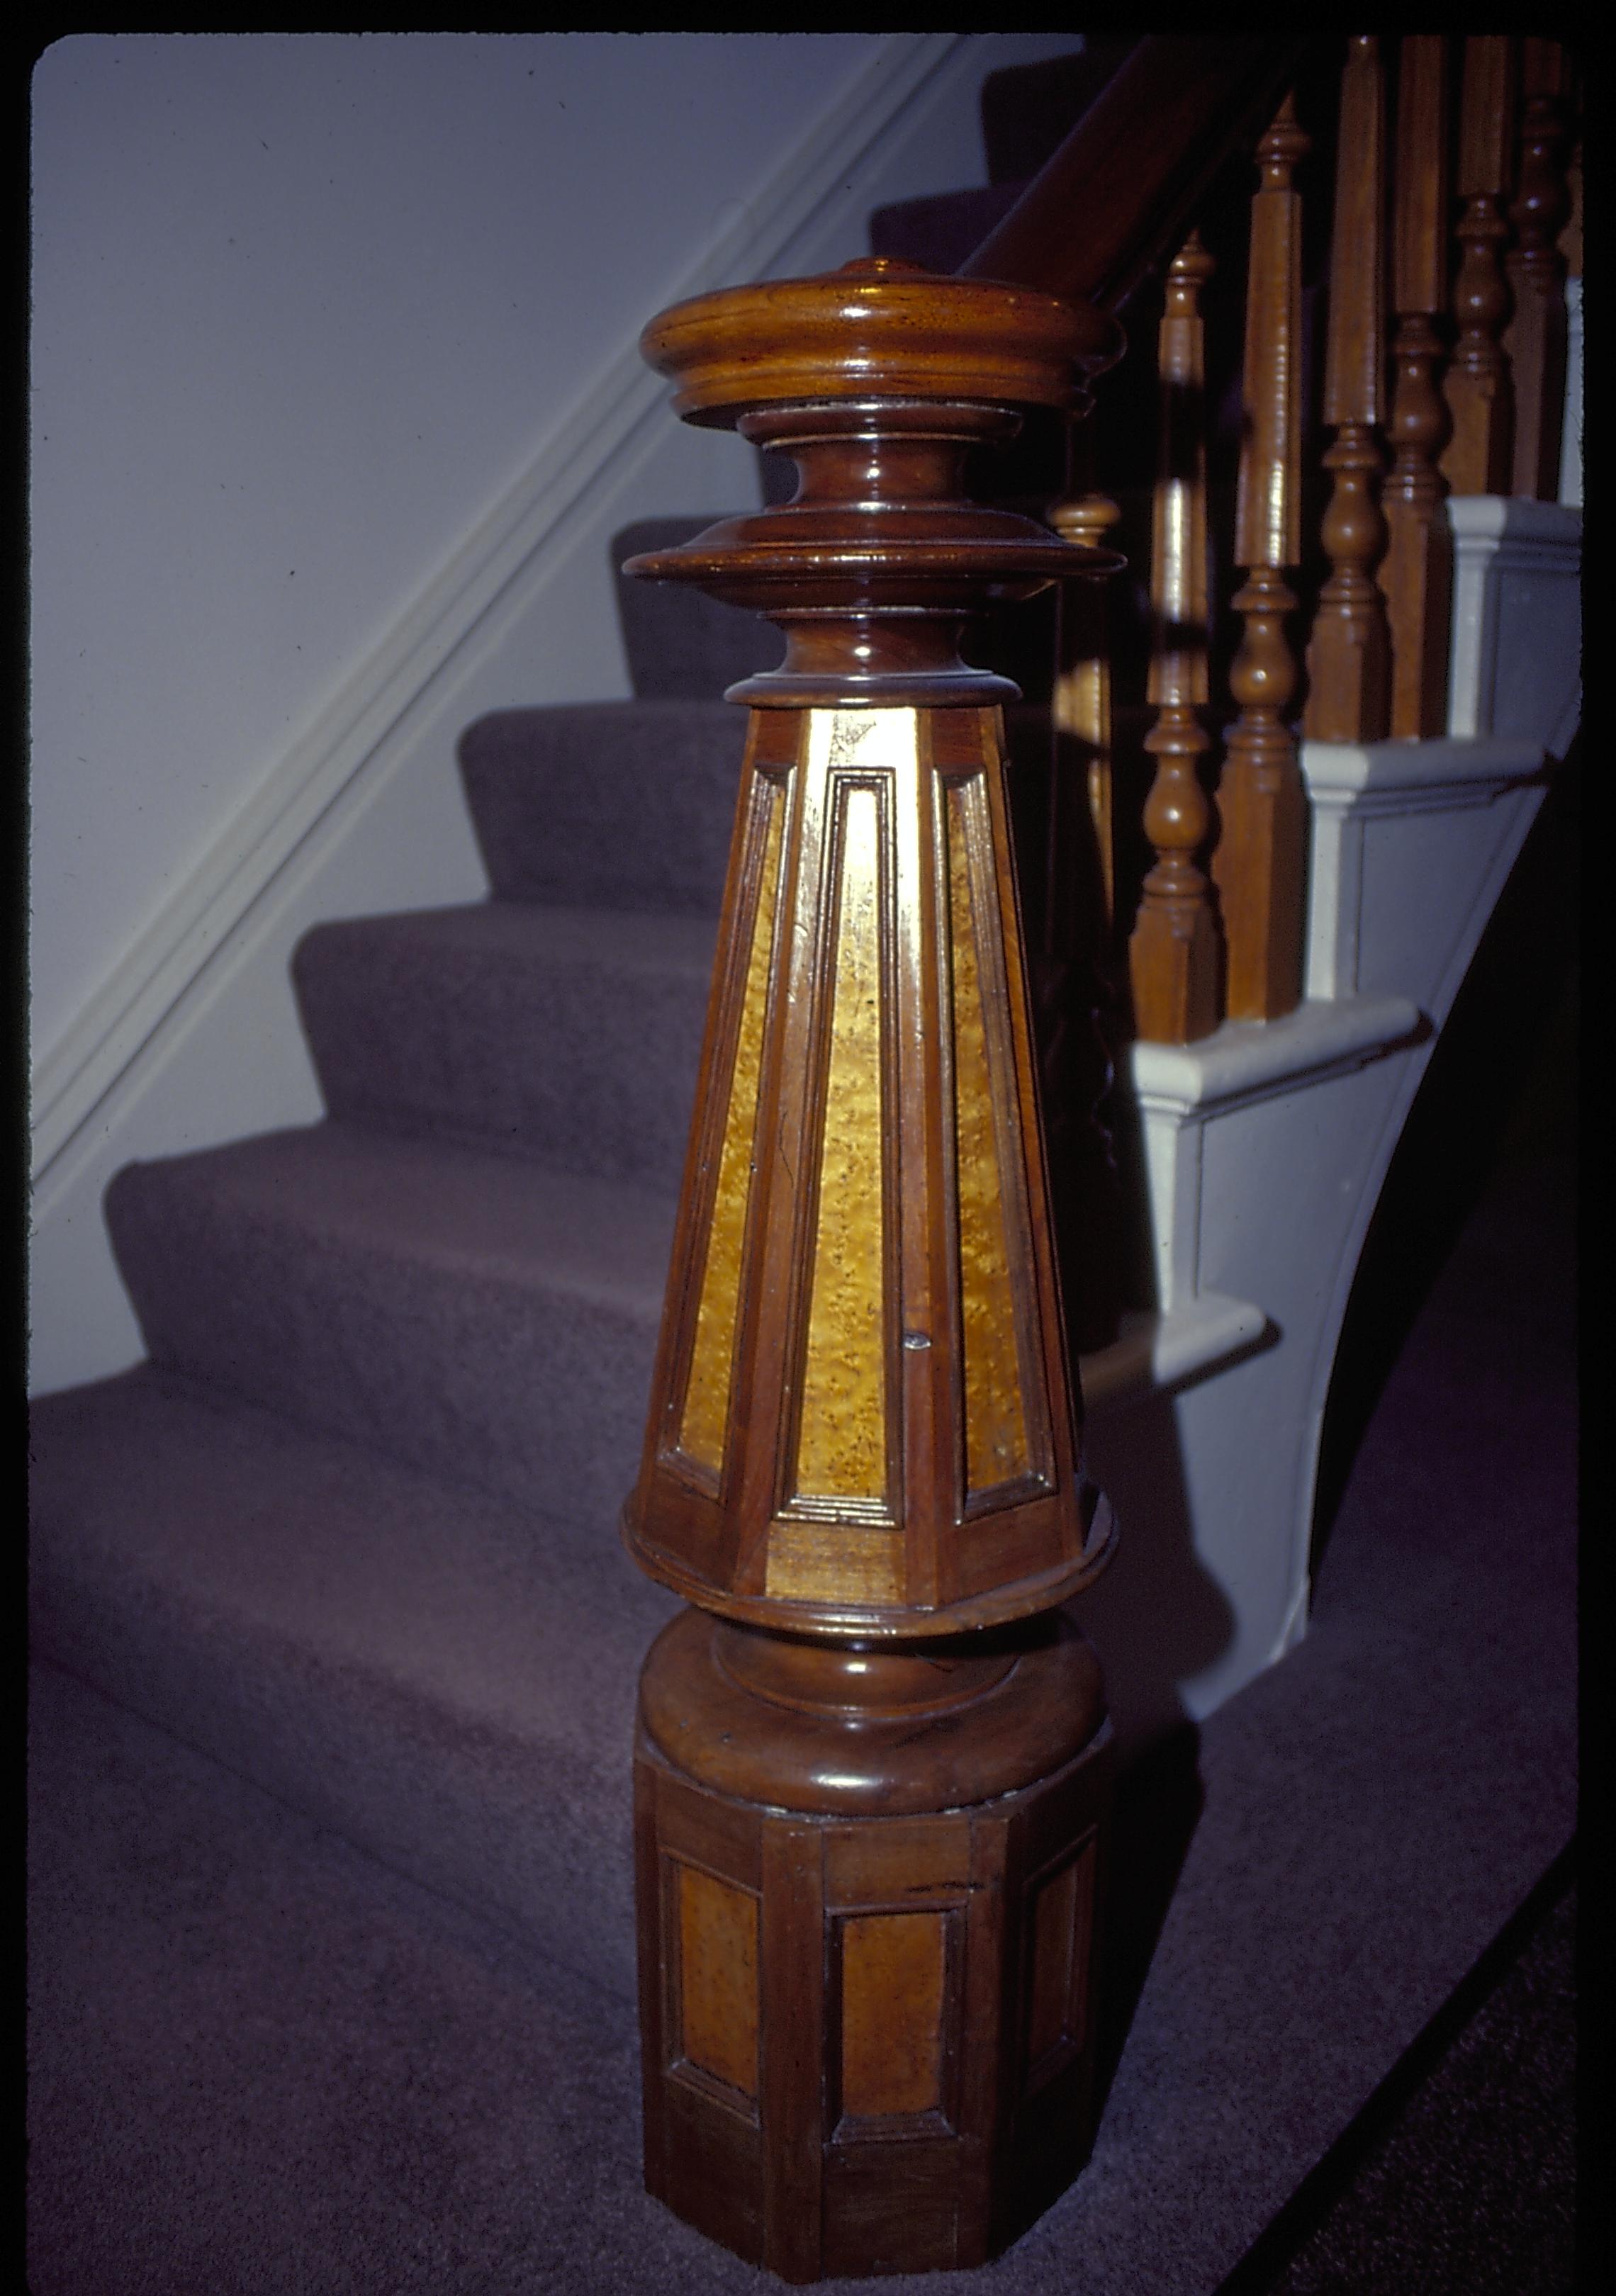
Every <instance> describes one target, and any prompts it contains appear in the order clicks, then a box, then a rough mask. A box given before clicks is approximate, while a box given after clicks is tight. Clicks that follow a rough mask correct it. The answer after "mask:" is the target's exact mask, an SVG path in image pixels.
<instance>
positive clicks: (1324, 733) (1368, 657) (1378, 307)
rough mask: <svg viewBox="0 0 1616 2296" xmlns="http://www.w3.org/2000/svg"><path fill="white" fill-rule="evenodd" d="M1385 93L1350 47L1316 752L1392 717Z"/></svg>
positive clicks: (1367, 60) (1371, 50)
mask: <svg viewBox="0 0 1616 2296" xmlns="http://www.w3.org/2000/svg"><path fill="white" fill-rule="evenodd" d="M1385 108H1386V107H1385V90H1384V87H1383V86H1382V70H1381V56H1380V43H1379V41H1378V40H1376V39H1373V38H1366V37H1365V38H1354V39H1350V40H1349V41H1348V43H1347V61H1346V66H1345V69H1344V70H1343V72H1342V75H1341V127H1340V134H1339V136H1338V139H1337V160H1336V171H1335V214H1334V218H1333V227H1332V233H1331V242H1330V321H1329V340H1328V348H1327V350H1326V353H1325V404H1324V417H1325V423H1326V424H1327V425H1329V426H1330V427H1331V428H1332V429H1333V430H1334V433H1335V436H1334V439H1333V442H1332V444H1331V446H1330V447H1329V448H1328V450H1327V452H1326V453H1325V470H1326V471H1329V472H1330V473H1331V476H1332V479H1333V492H1332V494H1331V497H1330V503H1329V506H1328V508H1327V509H1326V510H1325V516H1324V521H1323V524H1322V527H1321V529H1320V539H1321V540H1322V542H1323V544H1324V546H1325V553H1326V554H1327V556H1328V557H1329V560H1330V572H1329V575H1328V577H1327V578H1326V579H1325V585H1324V587H1323V588H1322V590H1321V591H1320V593H1319V599H1318V609H1317V613H1316V614H1315V616H1314V619H1313V632H1312V635H1311V637H1310V639H1309V641H1308V701H1307V709H1306V712H1305V715H1304V718H1303V724H1304V726H1305V728H1306V731H1307V732H1308V734H1309V735H1310V736H1311V738H1312V739H1313V740H1314V741H1316V742H1378V741H1380V740H1381V739H1382V738H1383V736H1384V734H1385V733H1386V730H1387V725H1388V721H1389V717H1390V701H1391V695H1390V672H1391V648H1390V636H1389V634H1388V632H1387V628H1386V610H1385V606H1384V604H1383V603H1382V598H1381V594H1380V592H1379V590H1378V589H1377V588H1376V587H1375V585H1374V568H1375V566H1376V564H1377V563H1378V562H1379V560H1380V557H1381V554H1382V552H1383V551H1384V549H1385V547H1386V522H1385V520H1384V519H1383V518H1382V515H1381V508H1380V503H1379V500H1378V488H1379V481H1380V477H1381V473H1382V470H1383V468H1384V465H1385V456H1384V455H1383V453H1382V448H1381V444H1380V440H1379V439H1378V438H1377V436H1376V430H1377V428H1378V426H1379V424H1380V422H1381V421H1382V414H1383V411H1384V410H1383V406H1382V397H1383V386H1382V308H1383V305H1384V299H1385V229H1384V221H1383V217H1384V209H1385Z"/></svg>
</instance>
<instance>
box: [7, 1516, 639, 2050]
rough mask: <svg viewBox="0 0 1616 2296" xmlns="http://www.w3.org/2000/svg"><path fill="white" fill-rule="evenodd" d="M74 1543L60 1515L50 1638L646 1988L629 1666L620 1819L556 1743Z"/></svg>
mask: <svg viewBox="0 0 1616 2296" xmlns="http://www.w3.org/2000/svg"><path fill="white" fill-rule="evenodd" d="M69 1545H70V1542H67V1541H62V1540H60V1539H57V1538H53V1537H52V1536H51V1534H50V1531H49V1528H48V1526H47V1527H46V1531H45V1537H44V1538H41V1540H40V1542H39V1551H40V1553H41V1554H42V1556H43V1557H44V1560H43V1562H42V1563H41V1564H40V1565H39V1566H38V1567H37V1569H36V1570H35V1572H34V1574H33V1583H32V1586H31V1588H30V1630H31V1639H32V1643H33V1646H34V1648H35V1650H36V1652H37V1654H38V1655H39V1656H40V1657H42V1658H45V1659H47V1660H49V1661H51V1662H52V1663H53V1664H55V1665H57V1666H59V1667H61V1668H62V1669H64V1670H65V1671H66V1672H68V1673H70V1674H73V1675H77V1676H78V1677H79V1678H80V1679H81V1680H83V1681H86V1682H88V1683H90V1684H92V1685H94V1687H95V1688H96V1689H98V1690H100V1691H103V1693H105V1694H106V1695H107V1696H109V1697H111V1698H114V1699H116V1700H117V1701H118V1702H119V1703H120V1704H122V1705H125V1706H127V1707H128V1708H129V1710H131V1712H133V1713H136V1714H139V1715H141V1716H142V1717H143V1718H144V1719H145V1720H147V1721H149V1722H154V1723H156V1724H157V1725H158V1726H159V1727H160V1728H162V1729H166V1730H168V1731H169V1732H170V1733H171V1734H173V1735H174V1736H175V1737H176V1738H178V1739H180V1740H181V1741H182V1742H183V1743H186V1744H189V1745H193V1746H195V1747H196V1748H198V1749H199V1751H202V1752H204V1753H207V1754H209V1755H210V1756H211V1757H212V1758H213V1759H215V1760H216V1761H218V1762H221V1763H222V1764H224V1766H225V1767H226V1768H228V1769H231V1770H234V1771H235V1772H236V1773H237V1774H238V1775H240V1776H242V1777H245V1778H249V1779H250V1780H251V1782H252V1783H253V1784H255V1785H258V1786H261V1787H263V1788H264V1790H265V1791H266V1792H269V1793H272V1794H274V1795H275V1796H276V1797H277V1798H278V1799H279V1800H282V1801H284V1802H287V1803H290V1804H291V1807H292V1808H296V1809H299V1810H301V1811H302V1812H303V1813H304V1814H305V1815H306V1816H309V1817H311V1818H313V1819H314V1820H315V1821H316V1824H318V1825H327V1826H330V1827H331V1828H332V1831H333V1832H335V1833H339V1834H340V1835H342V1836H343V1837H344V1839H346V1840H347V1841H351V1842H353V1843H354V1844H355V1845H356V1846H357V1848H359V1849H363V1850H365V1851H366V1852H368V1853H369V1855H371V1856H372V1857H375V1858H376V1859H378V1860H379V1861H380V1863H381V1864H382V1865H384V1866H390V1867H391V1868H392V1869H393V1870H394V1871H395V1872H398V1873H402V1874H407V1875H408V1876H409V1878H410V1879H411V1880H413V1881H416V1882H423V1883H424V1884H425V1885H426V1886H427V1887H428V1888H429V1889H431V1890H438V1891H439V1892H440V1893H441V1894H442V1895H443V1896H445V1897H447V1898H451V1899H453V1900H454V1901H455V1903H457V1904H460V1905H463V1906H466V1907H470V1908H471V1909H472V1911H474V1912H476V1913H478V1914H480V1915H482V1916H483V1917H484V1918H485V1919H488V1920H491V1921H493V1922H494V1923H496V1925H498V1926H499V1927H502V1928H505V1929H508V1930H510V1931H512V1932H513V1934H515V1935H517V1936H519V1937H521V1938H522V1939H525V1940H526V1941H527V1942H528V1943H529V1944H530V1945H531V1947H532V1948H533V1949H534V1951H535V1953H536V1954H537V1956H540V1957H541V1958H542V1959H543V1960H544V1961H546V1962H552V1963H555V1964H560V1965H561V1966H562V1967H563V1968H566V1969H570V1970H572V1971H574V1972H578V1973H579V1974H581V1975H583V1976H585V1977H587V1978H589V1979H591V1980H593V1981H594V1982H595V1983H596V1984H598V1985H600V1986H602V1987H603V1988H604V1989H606V1991H607V1992H609V1993H611V1994H613V1995H615V1996H616V1997H618V1998H619V2000H621V2001H622V2002H623V2003H624V2005H625V2006H626V2007H627V2005H628V2004H630V2003H631V2002H632V2000H633V1998H634V1989H635V1947H634V1934H633V1923H632V1920H631V1917H630V1908H631V1907H632V1904H633V1874H632V1870H631V1866H632V1860H631V1856H630V1828H629V1823H628V1792H627V1783H626V1782H627V1775H628V1767H627V1766H628V1744H629V1741H630V1736H631V1733H632V1727H633V1683H632V1678H631V1677H627V1676H626V1677H625V1678H624V1681H623V1684H622V1695H621V1700H620V1703H621V1706H622V1710H623V1711H622V1718H621V1722H622V1726H621V1730H620V1732H619V1738H620V1743H621V1751H622V1761H621V1764H620V1765H619V1767H621V1769H622V1771H623V1777H624V1784H623V1785H622V1787H621V1789H620V1790H619V1792H618V1794H617V1795H616V1796H615V1797H614V1799H613V1804H612V1808H611V1812H610V1816H611V1818H612V1819H615V1821H616V1822H615V1823H613V1822H606V1823H603V1811H602V1809H601V1807H600V1800H601V1797H600V1781H599V1780H596V1779H594V1778H590V1779H585V1778H582V1777H569V1776H568V1775H566V1771H565V1767H564V1765H563V1764H562V1763H560V1762H558V1761H557V1759H555V1758H554V1755H553V1753H552V1752H551V1751H550V1750H548V1749H546V1750H543V1752H542V1755H541V1752H540V1751H539V1750H537V1749H535V1747H533V1746H532V1745H531V1744H526V1743H521V1741H520V1740H517V1739H515V1738H511V1737H507V1736H505V1735H504V1734H502V1733H501V1732H500V1731H499V1729H498V1728H497V1727H496V1726H494V1725H492V1724H490V1723H489V1722H488V1720H487V1719H486V1718H479V1719H478V1720H476V1721H472V1719H471V1718H466V1717H459V1716H455V1715H454V1714H452V1713H449V1712H447V1710H445V1711H439V1710H434V1709H433V1708H431V1706H430V1705H429V1704H427V1703H426V1702H423V1701H422V1699H420V1697H419V1696H418V1695H416V1694H415V1693H413V1692H412V1690H411V1689H410V1687H409V1686H408V1685H403V1684H398V1683H392V1682H389V1681H387V1680H385V1679H383V1678H381V1677H379V1676H375V1675H365V1674H362V1673H360V1672H358V1671H357V1670H356V1669H354V1668H352V1667H350V1666H343V1665H342V1664H340V1662H339V1661H337V1659H335V1658H334V1657H333V1656H331V1655H329V1654H327V1653H324V1652H314V1651H311V1650H309V1649H308V1647H307V1646H305V1645H304V1644H300V1643H297V1642H293V1641H291V1640H289V1639H287V1638H285V1637H283V1636H275V1635H273V1634H271V1633H268V1632H267V1631H265V1630H264V1628H262V1627H261V1626H260V1625H258V1622H256V1621H252V1620H243V1619H239V1618H232V1617H231V1616H229V1615H228V1614H227V1613H226V1612H223V1611H211V1610H208V1609H205V1608H203V1607H202V1606H200V1605H193V1604H188V1603H186V1602H185V1600H184V1599H183V1598H179V1597H176V1595H175V1593H174V1591H173V1590H172V1589H171V1588H170V1587H165V1586H162V1585H160V1584H159V1583H156V1582H153V1581H144V1580H142V1579H140V1578H138V1577H137V1576H133V1575H129V1574H128V1573H127V1572H126V1571H124V1570H121V1569H119V1567H117V1566H113V1567H111V1568H107V1567H104V1566H103V1569H102V1570H96V1569H95V1568H94V1563H93V1562H92V1563H91V1564H90V1565H89V1566H88V1567H85V1566H84V1565H83V1564H82V1563H81V1562H80V1564H79V1567H78V1568H76V1567H75V1564H76V1562H79V1558H76V1557H74V1556H73V1555H72V1554H71V1553H70V1552H67V1553H64V1552H63V1551H62V1549H63V1548H64V1547H65V1546H69ZM619 1803H620V1805H621V1808H618V1807H617V1805H618V1804H619Z"/></svg>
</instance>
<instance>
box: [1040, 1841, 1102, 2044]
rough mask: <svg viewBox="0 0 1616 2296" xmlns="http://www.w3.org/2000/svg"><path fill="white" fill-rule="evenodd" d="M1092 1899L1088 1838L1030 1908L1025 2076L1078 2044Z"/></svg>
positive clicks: (1043, 1883) (1091, 1856)
mask: <svg viewBox="0 0 1616 2296" xmlns="http://www.w3.org/2000/svg"><path fill="white" fill-rule="evenodd" d="M1093 1898H1094V1841H1093V1838H1092V1837H1091V1838H1090V1839H1089V1840H1088V1841H1086V1842H1085V1843H1084V1844H1083V1846H1082V1847H1081V1849H1079V1851H1078V1854H1077V1856H1076V1857H1072V1858H1070V1859H1069V1860H1068V1861H1067V1863H1066V1864H1065V1865H1063V1866H1059V1867H1057V1869H1056V1870H1055V1871H1054V1873H1053V1874H1048V1875H1047V1876H1046V1878H1045V1879H1044V1880H1043V1881H1041V1882H1039V1883H1038V1885H1037V1887H1036V1888H1035V1890H1034V1891H1033V1893H1032V1898H1031V1901H1030V1904H1029V1907H1028V1948H1029V1957H1030V1963H1031V1967H1030V1971H1029V1982H1028V2014H1027V2068H1028V2073H1029V2078H1032V2077H1036V2076H1037V2074H1038V2071H1039V2070H1040V2068H1042V2067H1044V2066H1046V2065H1047V2064H1048V2062H1049V2061H1050V2059H1051V2058H1052V2057H1054V2056H1055V2055H1056V2054H1057V2053H1062V2054H1069V2053H1070V2051H1072V2050H1075V2049H1078V2048H1080V2047H1081V2046H1082V2043H1083V2030H1084V2004H1085V1999H1086V1997H1087V1964H1088V1941H1089V1932H1090V1927H1091V1920H1092V1909H1093Z"/></svg>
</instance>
